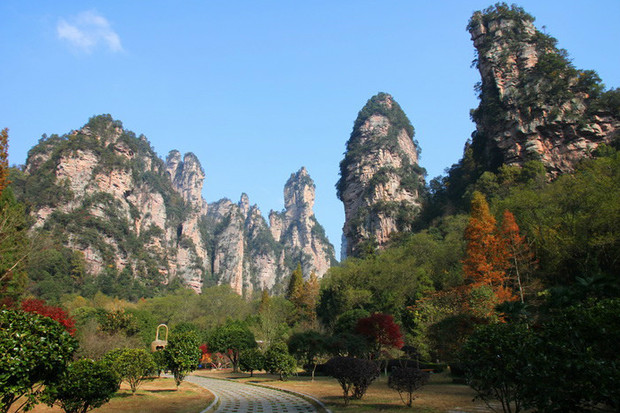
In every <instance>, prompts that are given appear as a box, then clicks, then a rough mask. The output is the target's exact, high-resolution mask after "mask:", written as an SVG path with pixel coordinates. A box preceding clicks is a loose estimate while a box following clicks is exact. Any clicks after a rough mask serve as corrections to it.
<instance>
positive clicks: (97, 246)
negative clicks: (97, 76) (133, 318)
mask: <svg viewBox="0 0 620 413" xmlns="http://www.w3.org/2000/svg"><path fill="white" fill-rule="evenodd" d="M189 159H191V156H189V157H188V156H186V161H185V163H183V162H180V159H179V162H178V165H177V169H176V171H175V175H174V176H175V177H176V178H178V179H179V180H183V179H186V180H188V181H191V182H192V183H193V184H194V185H198V186H200V187H202V178H204V175H200V174H198V175H197V176H198V177H197V178H195V179H193V180H192V178H191V177H192V176H195V175H196V170H197V171H198V172H201V168H200V165H199V164H198V165H195V164H192V163H191V162H189V161H188V160H189ZM192 168H194V169H196V170H194V171H191V170H192ZM172 169H174V168H172ZM172 169H171V165H169V166H168V168H166V165H164V163H163V162H162V160H161V159H159V158H158V157H157V155H156V154H155V152H154V151H153V150H152V148H151V147H150V145H149V143H148V142H147V141H146V138H144V137H141V138H137V137H136V136H135V135H134V134H133V133H132V132H127V131H124V130H123V128H122V124H121V123H120V122H118V121H114V120H113V119H112V118H111V117H110V116H109V115H103V116H97V117H94V118H92V119H91V120H90V121H89V122H88V123H87V124H86V125H85V126H84V127H83V128H82V129H80V130H79V131H74V132H72V133H71V134H69V135H65V136H62V137H59V136H57V135H52V136H51V137H49V138H47V139H42V140H41V141H40V142H39V144H38V145H37V146H35V147H34V148H32V149H31V150H30V152H29V156H28V160H27V166H26V173H27V174H29V175H30V179H29V180H28V182H29V183H30V184H31V185H33V186H34V187H35V188H38V189H39V193H37V194H36V198H35V199H34V202H33V204H34V205H33V211H32V215H33V216H34V217H35V224H34V227H35V228H40V229H42V230H44V231H51V232H55V233H62V237H63V238H64V239H65V242H66V245H67V246H69V247H71V248H73V249H76V250H79V251H81V252H83V253H84V257H85V259H86V263H87V266H88V271H89V272H90V273H91V274H93V275H97V274H99V273H102V272H103V271H107V272H108V273H109V272H110V271H113V272H122V271H123V270H127V269H128V270H129V271H130V273H131V274H132V275H133V276H134V277H136V278H143V279H148V280H150V281H151V282H154V283H156V284H157V283H163V284H167V283H168V282H170V281H171V280H173V279H175V278H179V279H181V280H182V282H183V283H184V284H186V285H188V286H190V287H191V288H193V289H194V290H196V291H198V292H199V291H200V289H201V286H202V283H203V278H204V276H205V275H206V267H205V264H206V263H208V259H207V256H206V254H205V252H206V248H205V247H204V245H202V243H201V240H200V237H199V236H197V235H198V233H199V232H198V231H197V225H196V224H197V219H198V218H197V217H198V216H199V214H200V213H201V211H200V210H199V209H195V208H193V207H194V206H195V205H198V202H197V201H196V203H195V205H194V204H190V203H189V202H184V200H183V199H182V197H181V196H180V195H179V193H177V192H176V191H175V190H174V189H173V187H172V182H171V180H170V179H169V178H168V176H167V172H169V171H170V170H172ZM176 172H178V173H176ZM200 177H202V178H200ZM173 181H174V180H173ZM180 193H181V194H182V195H183V196H187V197H189V198H191V195H190V193H189V192H187V193H184V192H180ZM200 199H202V198H200Z"/></svg>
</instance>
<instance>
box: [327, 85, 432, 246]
mask: <svg viewBox="0 0 620 413" xmlns="http://www.w3.org/2000/svg"><path fill="white" fill-rule="evenodd" d="M413 136H414V129H413V126H411V122H410V121H409V119H408V118H407V116H406V115H405V113H404V112H403V110H402V109H401V108H400V106H399V105H398V103H396V101H394V99H393V98H392V96H390V95H388V94H386V93H379V94H377V95H376V96H373V97H372V98H371V99H370V100H369V101H368V103H367V104H366V106H364V108H363V109H362V110H361V111H360V113H359V115H358V117H357V119H356V121H355V124H354V127H353V132H352V133H351V137H350V139H349V141H348V142H347V151H346V153H345V158H344V159H343V160H342V162H341V163H340V180H339V181H338V184H337V188H338V197H339V199H340V200H341V201H342V202H343V203H344V211H345V224H344V227H343V233H344V241H345V242H344V243H343V247H342V248H343V251H346V256H352V255H360V254H362V253H363V251H365V250H368V249H370V248H372V249H374V248H375V247H377V246H378V247H382V246H384V245H385V244H386V243H387V242H388V240H389V238H390V236H391V234H393V233H395V232H402V231H408V230H410V229H411V226H412V224H413V221H414V219H415V217H416V215H417V214H418V212H419V208H420V205H421V202H420V191H421V190H422V188H423V187H424V170H423V169H422V168H420V167H419V165H418V155H419V148H418V146H417V144H416V142H415V141H414V140H413Z"/></svg>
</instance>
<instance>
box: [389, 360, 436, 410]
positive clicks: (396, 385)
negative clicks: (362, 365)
mask: <svg viewBox="0 0 620 413" xmlns="http://www.w3.org/2000/svg"><path fill="white" fill-rule="evenodd" d="M429 377H430V373H428V372H425V371H422V370H420V369H419V368H417V367H399V368H395V369H394V370H392V374H390V378H389V379H388V386H389V387H390V388H391V389H394V390H396V391H397V392H398V395H399V396H400V399H401V400H402V401H403V403H405V404H406V405H407V407H411V403H412V402H413V399H414V398H415V397H414V396H413V392H414V391H416V390H417V389H419V388H420V387H422V386H423V385H424V384H426V382H428V379H429ZM403 393H405V394H406V395H407V396H406V399H404V398H403Z"/></svg>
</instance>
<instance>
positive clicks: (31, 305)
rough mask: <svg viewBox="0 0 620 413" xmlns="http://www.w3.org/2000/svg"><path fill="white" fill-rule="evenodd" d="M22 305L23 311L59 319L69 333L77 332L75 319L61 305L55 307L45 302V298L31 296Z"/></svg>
mask: <svg viewBox="0 0 620 413" xmlns="http://www.w3.org/2000/svg"><path fill="white" fill-rule="evenodd" d="M21 307H22V310H23V311H26V312H27V313H35V314H39V315H42V316H44V317H49V318H51V319H52V320H56V321H58V322H59V323H60V324H61V325H62V326H63V327H64V328H65V330H67V332H69V334H71V335H74V334H75V320H74V319H73V318H71V317H70V316H69V315H68V314H67V312H66V311H65V310H63V309H62V308H60V307H54V306H51V305H47V304H45V301H43V300H36V299H34V298H30V299H27V300H24V301H22V303H21Z"/></svg>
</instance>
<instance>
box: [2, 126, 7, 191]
mask: <svg viewBox="0 0 620 413" xmlns="http://www.w3.org/2000/svg"><path fill="white" fill-rule="evenodd" d="M8 176H9V130H8V128H4V129H2V131H1V132H0V195H2V191H4V188H6V186H7V185H8V184H9V181H8Z"/></svg>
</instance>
